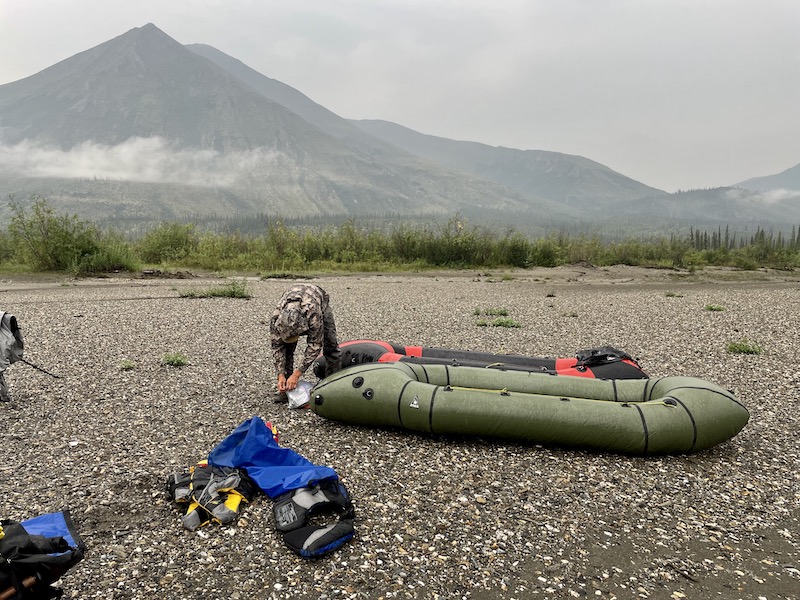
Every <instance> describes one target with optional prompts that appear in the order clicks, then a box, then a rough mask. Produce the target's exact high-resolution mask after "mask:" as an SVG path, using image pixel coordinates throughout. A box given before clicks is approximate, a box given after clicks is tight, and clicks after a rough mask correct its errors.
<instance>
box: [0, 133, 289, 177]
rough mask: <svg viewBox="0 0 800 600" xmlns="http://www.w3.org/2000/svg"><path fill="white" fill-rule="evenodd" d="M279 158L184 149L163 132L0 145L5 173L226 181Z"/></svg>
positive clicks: (269, 154)
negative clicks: (66, 145) (104, 140)
mask: <svg viewBox="0 0 800 600" xmlns="http://www.w3.org/2000/svg"><path fill="white" fill-rule="evenodd" d="M277 158H278V154H277V153H276V152H275V151H272V150H269V149H266V148H260V149H256V150H250V151H247V152H231V153H227V154H220V153H219V152H216V151H214V150H199V149H193V150H187V149H179V148H175V147H172V146H171V145H170V144H169V143H168V142H166V141H165V140H164V139H163V138H159V137H151V138H131V139H129V140H127V141H125V142H124V143H122V144H118V145H116V146H106V145H103V144H95V143H93V142H85V143H83V144H80V145H78V146H75V147H73V148H71V149H70V150H61V149H59V148H56V147H53V146H43V145H39V144H34V143H31V142H28V141H25V142H22V143H20V144H17V145H15V146H2V145H0V174H3V175H7V176H9V175H13V176H18V177H47V178H50V177H53V178H68V179H93V178H94V179H112V180H119V181H137V182H149V183H183V184H187V185H196V186H202V187H226V186H230V185H231V184H233V183H234V182H235V181H236V180H237V179H238V178H239V177H241V176H242V175H245V174H247V173H249V172H251V171H252V170H253V169H256V168H257V167H258V166H259V165H262V166H263V165H264V164H265V163H274V162H275V161H276V160H277Z"/></svg>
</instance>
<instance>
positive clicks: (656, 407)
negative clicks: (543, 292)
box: [311, 362, 749, 455]
mask: <svg viewBox="0 0 800 600" xmlns="http://www.w3.org/2000/svg"><path fill="white" fill-rule="evenodd" d="M311 397H312V400H311V409H312V410H313V411H314V412H315V413H316V414H318V415H320V416H322V417H325V418H328V419H333V420H337V421H342V422H346V423H352V424H356V425H367V426H378V427H401V428H405V429H409V430H412V431H417V432H423V433H437V434H456V435H467V436H480V437H494V438H502V439H506V440H513V441H519V442H528V443H536V444H548V445H551V444H552V445H560V446H571V447H579V448H591V449H596V450H607V451H612V452H621V453H626V454H639V455H650V454H671V453H691V452H697V451H700V450H705V449H707V448H710V447H712V446H714V445H716V444H719V443H722V442H724V441H726V440H729V439H730V438H732V437H733V436H735V435H736V434H737V433H739V431H741V429H742V428H743V427H744V426H745V425H746V424H747V421H748V419H749V413H748V412H747V409H745V407H744V406H743V405H742V404H741V403H740V402H739V401H738V400H737V399H736V398H735V396H734V395H733V394H732V393H731V392H729V391H728V390H725V389H723V388H721V387H719V386H717V385H715V384H713V383H709V382H707V381H704V380H702V379H696V378H693V377H662V378H657V379H590V378H586V377H553V376H551V375H547V374H542V373H530V372H523V371H511V370H508V371H506V370H498V369H485V368H477V367H464V366H457V367H453V366H449V365H422V364H412V363H408V362H395V363H389V364H365V365H360V366H354V367H350V368H347V369H343V370H342V371H340V372H338V373H334V374H333V375H331V376H329V377H327V378H325V379H323V380H321V381H320V382H319V383H317V385H316V386H315V387H314V389H313V390H312V392H311Z"/></svg>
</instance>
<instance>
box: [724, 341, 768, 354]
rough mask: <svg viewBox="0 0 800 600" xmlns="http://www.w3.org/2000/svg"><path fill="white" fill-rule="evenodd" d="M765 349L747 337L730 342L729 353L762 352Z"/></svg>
mask: <svg viewBox="0 0 800 600" xmlns="http://www.w3.org/2000/svg"><path fill="white" fill-rule="evenodd" d="M763 351H764V349H763V348H762V347H761V346H759V345H757V344H754V343H753V342H751V341H750V340H748V339H747V338H742V339H740V340H739V341H738V342H731V343H730V344H728V353H729V354H761V353H762V352H763Z"/></svg>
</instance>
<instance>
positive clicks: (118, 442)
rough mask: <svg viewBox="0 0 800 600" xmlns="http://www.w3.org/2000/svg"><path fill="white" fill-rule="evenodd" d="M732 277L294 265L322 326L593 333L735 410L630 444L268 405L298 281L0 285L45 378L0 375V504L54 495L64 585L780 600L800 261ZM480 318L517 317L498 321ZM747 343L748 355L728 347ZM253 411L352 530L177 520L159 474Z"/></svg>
mask: <svg viewBox="0 0 800 600" xmlns="http://www.w3.org/2000/svg"><path fill="white" fill-rule="evenodd" d="M762 275H763V276H762ZM757 277H761V279H762V280H760V281H759V280H755V278H757ZM726 278H727V279H726ZM749 279H750V280H749V281H747V280H743V279H737V274H736V273H733V272H727V271H715V272H714V273H712V274H711V275H709V274H708V272H706V273H705V274H703V273H696V274H689V273H677V272H668V271H657V272H655V271H642V270H630V269H625V268H616V269H608V270H603V269H592V268H591V267H586V268H583V269H580V270H579V269H575V268H573V269H554V270H542V271H516V272H512V273H510V274H507V275H502V274H489V273H473V272H469V273H463V272H454V273H439V274H437V275H405V274H403V275H395V274H386V275H353V276H347V277H344V276H342V277H321V278H316V279H314V280H313V282H314V283H317V284H318V285H321V286H322V287H323V288H324V289H325V290H326V291H327V292H328V293H329V294H330V297H331V303H332V307H333V311H334V314H335V317H336V323H337V328H338V332H339V337H340V339H341V340H348V339H383V340H389V341H394V342H397V343H402V344H419V345H424V346H438V347H446V348H458V349H466V350H481V351H486V352H496V353H517V354H526V355H533V356H574V355H575V353H576V352H577V351H578V350H581V349H585V348H591V347H596V346H601V345H612V346H614V347H616V348H619V349H622V350H625V351H627V352H629V353H630V354H631V355H633V356H634V357H635V358H636V359H637V360H638V361H639V362H640V364H641V366H642V368H643V369H644V370H645V371H646V372H648V373H649V374H650V375H651V376H664V375H690V376H695V377H701V378H703V379H707V380H709V381H713V382H715V383H718V384H720V385H722V386H724V387H726V388H728V389H731V390H732V391H733V392H734V393H736V395H737V397H738V398H739V399H740V400H741V401H742V402H743V403H744V405H745V406H746V407H747V408H748V410H749V411H750V415H751V417H750V422H749V424H748V425H747V426H746V427H745V429H744V430H743V431H742V432H741V433H740V434H739V435H738V436H736V437H735V438H734V439H733V440H731V441H729V442H727V443H725V444H722V445H720V446H718V447H715V448H713V449H711V450H709V451H706V452H702V453H698V454H693V455H686V456H662V457H648V458H637V457H630V456H621V455H614V454H604V453H596V452H587V451H583V450H575V449H568V448H553V447H541V446H526V445H520V444H509V443H506V442H504V441H502V440H491V439H463V438H452V437H443V436H435V437H431V436H423V435H418V434H414V433H410V432H407V431H394V430H379V429H368V428H359V427H353V426H348V425H344V424H340V423H336V422H331V421H326V420H325V419H322V418H320V417H317V416H316V415H314V414H313V413H312V412H311V411H308V410H291V409H289V408H288V407H287V406H286V405H285V404H276V403H274V402H273V399H274V395H275V393H276V392H275V383H274V382H275V373H274V368H273V366H272V361H271V358H270V350H269V340H268V329H267V326H266V324H265V323H266V319H267V318H268V317H269V315H270V314H271V310H272V308H273V306H274V304H275V303H276V302H277V300H278V298H279V297H280V295H281V293H282V292H283V291H284V290H285V288H286V287H288V286H289V285H291V283H292V282H293V281H292V280H286V279H267V280H257V279H253V280H249V281H247V282H246V286H247V290H248V291H249V292H250V293H251V294H252V298H251V299H249V300H244V299H233V298H188V297H181V292H182V291H186V290H203V289H208V288H212V287H214V286H218V285H220V284H224V283H226V280H222V279H212V278H196V279H187V278H182V279H172V280H171V279H164V278H160V279H147V278H130V279H123V278H114V279H92V280H76V281H64V282H63V283H62V282H50V283H47V282H40V283H35V282H34V283H32V282H30V281H28V282H23V281H0V291H1V292H2V294H0V302H1V303H2V306H0V308H2V309H3V310H6V311H9V312H11V313H13V314H14V315H16V316H17V318H18V320H19V323H20V325H21V327H22V329H23V335H24V336H25V344H26V346H25V358H26V359H27V360H29V361H30V362H32V363H35V364H37V365H39V366H41V367H43V368H45V369H46V370H48V371H50V372H51V373H53V374H56V375H59V376H60V378H58V379H56V378H53V377H50V376H49V375H47V374H45V373H42V372H40V371H37V370H34V369H33V368H31V367H29V366H28V365H25V364H23V363H17V364H15V365H13V366H12V367H11V368H9V369H8V370H7V371H6V379H7V381H8V384H9V389H10V392H11V397H12V401H11V402H8V403H1V404H0V440H1V441H2V444H1V445H0V447H1V448H2V462H0V482H2V494H0V517H2V518H8V519H18V520H22V519H26V518H30V517H33V516H36V515H38V514H41V513H45V512H53V511H57V510H60V509H63V508H68V509H70V511H71V513H72V516H73V518H74V520H75V522H76V525H77V527H78V530H79V532H80V534H81V535H82V537H83V538H84V540H85V542H86V545H87V553H86V557H85V559H84V560H83V561H82V562H81V563H79V564H78V565H77V566H76V567H75V568H74V569H72V570H71V571H70V572H68V573H67V575H66V576H65V577H63V578H62V580H61V581H60V582H59V586H60V587H61V588H62V589H63V590H64V593H65V597H66V598H80V599H87V598H103V599H140V598H141V599H145V598H181V599H195V598H197V599H200V598H203V599H205V598H232V599H236V598H241V599H245V598H247V599H249V598H261V599H264V598H320V599H335V598H386V599H389V598H442V599H452V598H473V599H474V598H479V599H484V598H485V599H488V598H498V597H503V598H518V599H525V598H570V597H574V598H582V597H593V598H620V599H621V598H712V597H714V598H715V597H719V598H726V599H727V598H753V599H756V598H765V599H768V600H774V599H779V598H797V597H798V592H797V590H800V527H799V526H798V519H799V518H800V470H798V464H800V443H798V433H800V417H799V416H798V415H800V343H798V342H799V341H800V340H799V339H798V332H800V277H799V276H798V275H797V274H793V273H785V274H775V273H771V274H768V275H767V274H761V273H752V274H750V275H749ZM494 309H504V311H507V315H506V316H505V317H504V318H505V319H510V320H512V321H513V322H514V324H516V325H519V326H518V327H508V326H493V324H492V322H493V319H494V317H492V316H485V315H484V313H485V312H486V311H490V312H491V311H492V310H494ZM479 313H480V314H479ZM508 324H510V323H508V322H507V321H506V325H508ZM742 340H746V341H748V342H750V343H752V344H754V345H758V346H760V347H761V348H762V349H763V352H761V353H760V354H737V353H730V352H728V344H730V343H731V342H739V341H742ZM301 349H302V344H301ZM167 354H179V355H182V356H183V357H185V359H186V362H187V364H186V365H184V366H170V365H167V364H164V360H163V359H164V357H165V355H167ZM311 377H313V376H312V375H311V373H309V374H307V378H311ZM311 380H312V381H314V380H313V379H311ZM253 415H259V416H261V417H262V418H263V419H264V420H265V421H266V420H270V421H272V422H273V423H275V424H276V425H277V426H278V429H279V430H280V443H281V445H283V446H286V447H289V448H292V449H293V450H295V451H297V452H299V453H300V454H301V455H303V456H305V457H306V458H308V459H309V460H311V461H312V462H314V463H316V464H321V465H327V466H330V467H332V468H333V469H335V470H336V471H337V473H338V474H339V476H340V477H341V479H342V481H343V483H344V484H345V485H346V486H347V488H348V490H349V491H350V493H351V495H352V497H353V501H354V504H355V508H356V517H357V520H356V536H355V538H354V539H353V540H351V541H350V542H348V543H347V544H345V545H344V546H343V547H342V548H340V549H339V550H337V551H336V552H334V553H332V554H330V555H327V556H325V557H323V558H321V559H318V560H306V559H303V558H300V557H298V556H296V555H294V554H293V553H292V552H291V551H290V550H289V549H288V548H287V547H286V546H285V545H284V544H283V542H282V541H281V536H280V534H279V533H278V532H277V531H276V529H275V527H274V524H273V516H272V502H271V501H270V500H269V499H268V498H266V497H265V496H263V495H259V496H257V497H256V498H255V499H254V501H253V502H252V504H250V505H247V506H245V507H244V508H243V510H242V515H241V517H240V519H239V520H238V521H237V522H236V523H235V524H234V525H232V526H228V527H221V526H219V525H209V526H206V527H202V528H200V529H199V530H197V531H196V532H194V533H192V532H189V531H187V530H185V529H184V528H183V527H182V526H181V520H180V516H181V515H180V511H179V510H178V508H177V507H176V506H175V505H174V504H172V503H171V502H170V501H169V499H168V498H167V496H166V494H165V491H164V482H165V480H166V476H167V475H168V474H169V473H172V472H175V471H178V470H180V469H182V468H184V467H187V466H189V465H192V464H195V463H196V462H197V461H199V460H202V459H204V458H205V457H206V456H207V453H208V452H209V451H210V450H211V449H212V448H213V447H214V446H215V445H216V444H217V443H218V442H219V441H220V440H221V439H223V438H224V437H225V436H226V435H227V434H228V433H230V432H231V431H232V430H233V429H234V428H235V427H236V426H237V425H238V424H239V423H241V422H242V421H244V420H245V419H248V418H250V417H252V416H253Z"/></svg>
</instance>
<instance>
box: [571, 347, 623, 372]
mask: <svg viewBox="0 0 800 600" xmlns="http://www.w3.org/2000/svg"><path fill="white" fill-rule="evenodd" d="M576 358H577V359H578V363H577V365H576V366H578V367H590V368H591V367H597V366H600V365H607V364H609V363H613V362H620V361H623V360H630V361H633V362H634V363H635V362H636V361H635V360H634V359H633V357H632V356H631V355H630V354H628V353H627V352H623V351H622V350H617V349H616V348H613V347H612V346H600V347H599V348H590V349H588V350H578V352H577V354H576Z"/></svg>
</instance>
